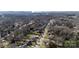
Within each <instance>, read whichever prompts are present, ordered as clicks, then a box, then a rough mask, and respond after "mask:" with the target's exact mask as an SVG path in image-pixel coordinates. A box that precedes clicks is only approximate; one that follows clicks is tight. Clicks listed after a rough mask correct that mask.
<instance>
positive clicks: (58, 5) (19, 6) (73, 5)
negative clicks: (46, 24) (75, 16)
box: [0, 0, 79, 11]
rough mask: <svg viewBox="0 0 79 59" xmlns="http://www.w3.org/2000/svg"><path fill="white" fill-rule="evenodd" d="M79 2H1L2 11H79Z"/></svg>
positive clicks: (5, 0)
mask: <svg viewBox="0 0 79 59" xmlns="http://www.w3.org/2000/svg"><path fill="white" fill-rule="evenodd" d="M78 10H79V1H78V0H0V11H78Z"/></svg>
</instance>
